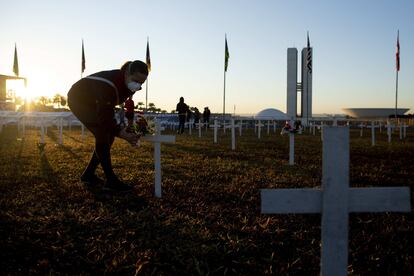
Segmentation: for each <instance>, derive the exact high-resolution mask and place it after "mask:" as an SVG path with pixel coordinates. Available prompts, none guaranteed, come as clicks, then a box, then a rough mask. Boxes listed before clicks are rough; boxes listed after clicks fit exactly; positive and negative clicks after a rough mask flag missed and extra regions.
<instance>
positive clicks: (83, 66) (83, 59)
mask: <svg viewBox="0 0 414 276" xmlns="http://www.w3.org/2000/svg"><path fill="white" fill-rule="evenodd" d="M85 63H86V62H85V50H84V48H83V39H82V69H81V72H82V73H83V72H84V71H85V68H86V66H85Z"/></svg>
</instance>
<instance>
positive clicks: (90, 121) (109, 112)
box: [68, 91, 118, 180]
mask: <svg viewBox="0 0 414 276" xmlns="http://www.w3.org/2000/svg"><path fill="white" fill-rule="evenodd" d="M77 94H79V93H77V92H76V91H74V92H73V93H71V92H69V93H68V105H69V107H70V109H71V111H72V112H73V114H74V115H75V116H76V117H77V118H78V119H79V121H81V122H82V123H83V124H84V126H85V127H86V128H87V129H88V130H89V131H90V132H92V134H93V135H94V136H95V148H94V151H93V153H92V156H91V159H90V161H89V163H88V166H87V167H86V169H85V171H84V172H83V176H90V175H93V174H95V170H96V168H97V167H98V165H99V164H101V166H102V169H103V171H104V173H105V177H106V179H107V180H114V179H117V177H116V175H115V173H114V171H113V169H112V163H111V147H112V144H113V142H114V139H115V134H116V133H117V131H118V129H117V128H116V122H115V119H114V111H113V107H112V106H109V105H105V104H103V103H105V101H102V100H99V99H98V100H96V101H95V103H94V104H90V103H89V104H88V103H85V101H82V100H80V98H78V97H76V95H77Z"/></svg>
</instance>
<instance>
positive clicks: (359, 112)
mask: <svg viewBox="0 0 414 276" xmlns="http://www.w3.org/2000/svg"><path fill="white" fill-rule="evenodd" d="M342 110H343V111H344V112H345V113H346V115H348V116H351V117H353V118H358V119H360V118H388V117H389V116H390V115H391V116H394V114H395V109H394V108H342ZM408 110H409V108H397V115H404V114H405V113H406V112H407V111H408Z"/></svg>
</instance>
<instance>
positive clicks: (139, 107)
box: [137, 102, 144, 111]
mask: <svg viewBox="0 0 414 276" xmlns="http://www.w3.org/2000/svg"><path fill="white" fill-rule="evenodd" d="M137 109H138V110H139V111H144V103H143V102H138V103H137Z"/></svg>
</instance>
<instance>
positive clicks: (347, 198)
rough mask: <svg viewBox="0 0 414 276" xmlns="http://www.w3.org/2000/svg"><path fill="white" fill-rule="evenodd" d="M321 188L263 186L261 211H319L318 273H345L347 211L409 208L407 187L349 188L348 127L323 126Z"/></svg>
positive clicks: (346, 259) (407, 209)
mask: <svg viewBox="0 0 414 276" xmlns="http://www.w3.org/2000/svg"><path fill="white" fill-rule="evenodd" d="M323 140H324V142H323V153H322V156H323V160H322V161H323V162H322V188H321V189H262V190H261V209H262V213H263V214H284V213H322V235H321V236H322V248H321V255H322V256H321V274H322V275H335V276H340V275H347V266H348V217H349V212H384V211H387V212H410V211H411V204H410V203H411V202H410V189H409V188H408V187H395V188H394V187H385V188H349V129H348V128H347V127H339V128H338V127H336V128H335V127H325V129H324V139H323Z"/></svg>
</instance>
